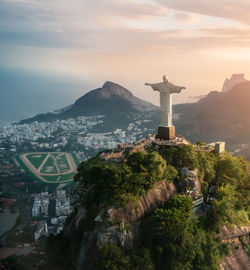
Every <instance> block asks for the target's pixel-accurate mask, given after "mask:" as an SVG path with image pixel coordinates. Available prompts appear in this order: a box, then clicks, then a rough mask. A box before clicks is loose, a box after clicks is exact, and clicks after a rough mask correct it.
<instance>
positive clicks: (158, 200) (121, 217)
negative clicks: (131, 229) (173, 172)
mask: <svg viewBox="0 0 250 270" xmlns="http://www.w3.org/2000/svg"><path fill="white" fill-rule="evenodd" d="M174 193H176V189H175V186H174V184H173V183H168V182H167V181H166V180H163V181H161V182H158V183H156V184H155V186H154V188H153V189H150V190H148V191H147V193H146V194H145V195H144V196H142V197H141V198H140V199H139V200H138V202H136V204H135V205H133V204H130V205H128V206H127V207H125V208H111V209H109V210H108V218H109V220H110V221H112V222H125V223H131V222H135V221H136V220H138V219H139V218H141V217H144V216H145V215H146V214H150V213H152V212H153V211H154V210H155V209H156V208H157V207H159V206H160V205H161V204H163V203H164V202H166V201H167V200H168V199H169V198H170V197H171V196H172V195H173V194H174Z"/></svg>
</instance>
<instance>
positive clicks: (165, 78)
mask: <svg viewBox="0 0 250 270" xmlns="http://www.w3.org/2000/svg"><path fill="white" fill-rule="evenodd" d="M163 81H164V82H165V83H167V82H168V77H167V75H163Z"/></svg>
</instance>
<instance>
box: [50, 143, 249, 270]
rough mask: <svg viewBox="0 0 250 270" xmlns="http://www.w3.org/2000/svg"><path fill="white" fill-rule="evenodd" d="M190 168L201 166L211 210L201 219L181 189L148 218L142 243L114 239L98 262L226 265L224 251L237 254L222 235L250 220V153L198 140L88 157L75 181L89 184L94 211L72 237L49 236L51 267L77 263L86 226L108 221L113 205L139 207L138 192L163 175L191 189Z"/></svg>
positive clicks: (101, 265) (88, 202)
mask: <svg viewBox="0 0 250 270" xmlns="http://www.w3.org/2000/svg"><path fill="white" fill-rule="evenodd" d="M183 167H187V168H189V169H192V170H194V169H196V170H198V174H199V178H200V181H201V183H202V193H203V197H204V204H206V205H208V206H209V208H208V211H206V214H205V215H203V216H202V217H200V218H198V217H197V216H196V215H195V214H194V213H193V202H192V199H190V198H189V197H187V196H185V195H182V194H180V193H179V194H176V195H174V196H172V198H171V199H170V200H168V201H167V202H166V203H165V204H164V205H161V207H159V208H157V209H155V210H154V212H153V213H151V214H150V215H148V216H145V217H144V218H143V219H142V220H141V221H140V233H139V242H138V245H137V246H136V247H135V248H134V249H130V250H124V249H123V248H122V247H120V246H116V245H112V244H107V245H105V246H104V247H102V248H101V249H99V250H98V251H97V253H96V255H95V259H94V261H93V263H92V264H91V267H92V269H93V270H94V269H103V270H104V269H110V270H116V269H117V270H118V269H119V270H120V269H121V270H122V269H131V270H132V269H133V270H134V269H136V270H140V269H141V270H142V269H143V270H146V269H156V270H157V269H174V270H177V269H187V270H188V269H190V270H191V269H197V270H198V269H202V270H206V269H209V270H213V269H219V265H220V262H221V259H222V257H223V256H226V255H229V254H230V246H229V245H228V244H226V243H222V241H221V239H220V237H219V233H220V231H221V229H222V226H223V225H225V224H228V225H232V224H236V225H244V224H247V223H248V222H249V217H250V163H249V162H248V161H246V160H245V159H244V158H242V157H233V156H232V155H230V154H228V153H224V154H222V155H220V156H217V155H215V154H214V153H209V152H206V151H204V150H203V149H202V147H199V146H193V145H187V146H183V147H170V148H166V149H163V150H162V151H160V152H159V151H158V152H156V151H154V149H151V150H149V151H148V152H147V153H146V152H137V153H134V154H132V155H130V156H128V157H127V159H125V160H124V161H122V162H111V161H106V160H103V159H100V158H99V157H98V156H96V157H94V158H92V159H90V160H88V161H86V162H83V163H81V164H80V166H79V168H78V174H77V175H76V177H75V181H76V182H79V183H82V184H83V185H84V187H85V188H86V190H87V192H83V193H82V195H81V204H82V205H83V206H84V207H86V211H87V212H86V216H85V218H84V220H83V221H82V222H81V225H80V226H79V228H77V229H76V230H75V231H74V232H73V235H71V239H69V238H67V236H65V235H63V234H60V235H57V236H55V237H54V236H51V237H49V239H48V242H47V256H48V262H49V265H50V266H51V267H52V266H53V269H74V267H75V263H74V262H75V261H76V259H77V255H78V253H79V250H80V245H81V243H82V242H81V239H82V238H83V236H84V232H88V231H92V230H94V229H96V228H97V227H98V226H100V224H99V223H98V222H96V220H95V217H96V216H97V215H98V214H99V213H103V212H104V211H105V209H108V208H109V207H125V206H126V205H128V204H134V205H135V207H136V201H137V200H138V198H139V197H140V196H142V195H144V194H145V193H146V191H147V190H149V189H151V188H153V187H154V185H155V184H156V183H157V182H158V181H162V180H163V179H165V180H167V181H168V182H173V183H174V184H175V186H176V188H177V190H178V191H179V192H183V174H182V173H181V169H182V168H183ZM211 187H213V188H212V189H211ZM76 212H77V210H76V211H75V213H74V215H75V214H76ZM74 215H73V216H72V217H71V219H73V218H74ZM68 223H69V224H70V220H68ZM98 224H99V225H98ZM128 226H129V225H128ZM72 238H74V239H73V241H72ZM55 258H57V260H56V261H55ZM58 258H59V259H58Z"/></svg>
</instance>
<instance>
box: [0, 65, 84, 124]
mask: <svg viewBox="0 0 250 270" xmlns="http://www.w3.org/2000/svg"><path fill="white" fill-rule="evenodd" d="M84 89H87V85H86V84H85V83H84V82H83V81H79V80H75V79H72V78H65V77H63V76H61V77H60V76H48V75H42V74H36V73H31V72H27V71H20V70H6V69H5V70H3V69H0V126H5V125H7V124H10V123H14V122H18V121H20V120H22V119H26V118H29V117H31V116H34V115H36V114H37V113H45V112H51V111H55V110H57V109H61V108H64V107H65V106H68V105H70V104H72V103H73V102H74V101H75V100H76V99H77V98H78V97H79V96H81V95H83V94H85V93H86V90H85V91H84Z"/></svg>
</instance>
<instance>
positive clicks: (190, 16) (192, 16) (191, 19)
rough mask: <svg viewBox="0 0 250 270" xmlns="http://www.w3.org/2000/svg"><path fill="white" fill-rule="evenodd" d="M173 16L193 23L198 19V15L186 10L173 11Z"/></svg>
mask: <svg viewBox="0 0 250 270" xmlns="http://www.w3.org/2000/svg"><path fill="white" fill-rule="evenodd" d="M173 17H174V18H176V19H177V20H180V21H182V22H184V23H195V22H198V21H200V16H199V15H197V14H193V13H188V12H175V13H174V16H173Z"/></svg>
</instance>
